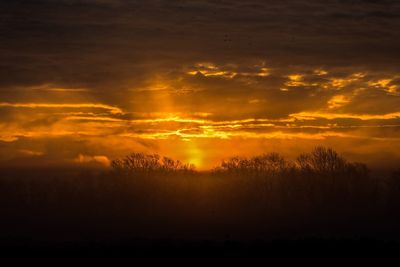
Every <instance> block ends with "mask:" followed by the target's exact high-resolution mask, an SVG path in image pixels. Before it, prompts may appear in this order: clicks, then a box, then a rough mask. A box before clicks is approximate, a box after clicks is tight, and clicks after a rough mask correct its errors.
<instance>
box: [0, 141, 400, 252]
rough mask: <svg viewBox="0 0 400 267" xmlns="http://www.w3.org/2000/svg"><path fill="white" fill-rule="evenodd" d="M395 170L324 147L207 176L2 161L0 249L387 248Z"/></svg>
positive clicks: (142, 160) (136, 164)
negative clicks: (11, 165)
mask: <svg viewBox="0 0 400 267" xmlns="http://www.w3.org/2000/svg"><path fill="white" fill-rule="evenodd" d="M399 208H400V176H399V174H398V173H393V174H391V175H382V176H379V175H374V176H372V175H371V174H370V173H369V171H368V169H367V168H366V167H365V166H364V165H362V164H358V163H349V162H347V161H345V160H344V159H343V158H341V157H340V156H339V155H337V154H336V153H335V152H334V151H332V150H329V149H324V148H319V149H316V150H314V151H313V152H312V153H309V154H304V155H302V156H300V157H299V158H298V159H297V161H296V162H287V161H285V160H284V159H283V158H282V157H280V156H279V155H277V154H267V155H263V156H260V157H254V158H251V159H245V158H233V159H230V160H228V161H224V162H223V163H222V164H221V166H219V167H218V168H216V169H215V170H213V171H209V172H196V171H194V170H193V169H192V168H191V166H187V165H184V164H181V163H178V162H175V161H168V159H164V160H162V159H159V158H158V157H156V156H146V155H143V154H133V155H131V156H130V157H127V158H125V159H121V160H119V161H115V162H113V169H112V170H104V171H99V170H82V169H3V170H1V177H0V215H1V221H0V246H1V247H2V251H4V249H5V248H8V249H12V248H35V249H40V248H46V249H53V250H54V249H55V250H56V249H71V250H75V249H96V248H97V249H100V248H103V249H111V248H118V250H120V249H129V248H135V251H137V250H138V248H140V249H144V250H152V249H162V250H164V251H165V250H166V249H167V248H169V249H173V248H179V249H183V248H184V249H190V248H203V249H204V248H207V249H209V250H215V249H216V250H218V249H225V250H233V251H235V250H242V251H243V250H254V249H260V248H264V247H275V248H276V247H279V246H283V245H285V246H298V245H301V246H303V247H307V246H311V247H319V248H321V247H322V248H324V247H326V248H327V249H329V248H330V247H331V246H335V245H340V246H353V245H357V246H358V245H359V244H360V243H363V244H364V245H366V246H370V247H386V246H397V244H398V242H399V241H400V214H399V210H400V209H399Z"/></svg>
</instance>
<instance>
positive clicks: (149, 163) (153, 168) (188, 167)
mask: <svg viewBox="0 0 400 267" xmlns="http://www.w3.org/2000/svg"><path fill="white" fill-rule="evenodd" d="M111 167H112V169H113V170H115V171H117V172H119V173H138V174H146V173H154V172H193V171H194V170H195V166H194V165H193V164H186V163H182V162H181V161H179V160H173V159H171V158H168V157H162V158H161V157H160V156H159V155H157V154H144V153H132V154H130V155H128V156H125V157H124V158H121V159H116V160H113V161H112V162H111Z"/></svg>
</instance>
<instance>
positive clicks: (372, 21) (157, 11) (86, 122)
mask: <svg viewBox="0 0 400 267" xmlns="http://www.w3.org/2000/svg"><path fill="white" fill-rule="evenodd" d="M399 29H400V2H399V1H397V0H326V1H320V0H299V1H288V0H269V1H261V0H249V1H239V0H230V1H228V0H203V1H194V0H188V1H178V0H168V1H167V0H146V1H139V0H137V1H135V0H132V1H127V0H57V1H56V0H37V1H23V0H12V1H8V0H3V1H1V2H0V32H1V35H0V77H1V78H0V166H3V167H4V166H64V165H65V166H72V165H74V166H75V165H77V166H79V165H96V164H97V165H101V166H108V165H109V163H110V161H111V160H112V159H115V158H118V157H121V156H124V155H126V154H128V153H131V152H144V153H159V154H162V155H166V156H170V157H173V158H176V159H180V160H182V161H185V162H190V163H193V164H195V165H197V166H198V168H199V169H207V168H211V167H213V166H215V165H216V164H218V162H219V161H220V160H221V159H224V158H227V157H231V156H235V155H242V156H251V155H255V154H261V153H268V152H272V151H277V152H280V153H281V154H282V155H284V156H286V157H287V158H289V159H294V158H295V157H296V156H297V155H298V154H300V153H301V152H306V151H309V150H311V149H312V147H314V146H317V145H324V146H329V147H332V148H334V149H336V150H337V151H338V152H340V153H341V154H343V155H344V156H345V157H347V158H348V159H350V160H354V161H361V162H365V163H367V164H368V165H370V166H371V167H372V168H395V167H398V164H399V162H400V61H399V59H400V49H399V47H400V31H399Z"/></svg>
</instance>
